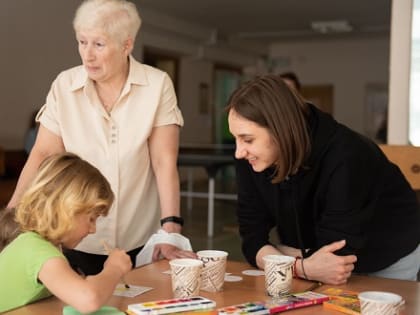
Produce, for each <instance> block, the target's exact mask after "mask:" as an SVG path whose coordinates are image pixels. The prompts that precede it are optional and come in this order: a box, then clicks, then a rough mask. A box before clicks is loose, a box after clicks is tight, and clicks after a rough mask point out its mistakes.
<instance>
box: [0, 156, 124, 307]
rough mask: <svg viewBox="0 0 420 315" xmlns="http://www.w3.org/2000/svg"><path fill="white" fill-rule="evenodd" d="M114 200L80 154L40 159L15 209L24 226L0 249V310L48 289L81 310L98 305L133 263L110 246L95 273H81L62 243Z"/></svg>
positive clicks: (92, 225)
mask: <svg viewBox="0 0 420 315" xmlns="http://www.w3.org/2000/svg"><path fill="white" fill-rule="evenodd" d="M113 200H114V195H113V193H112V190H111V187H110V185H109V183H108V182H107V181H106V179H105V178H104V177H103V176H102V174H101V173H100V172H99V171H98V170H97V169H96V168H94V167H93V166H92V165H90V164H89V163H87V162H86V161H84V160H82V159H80V158H79V157H78V156H76V155H74V154H70V153H65V154H59V155H54V156H52V157H50V158H48V159H47V160H46V161H44V162H43V163H42V164H41V166H40V169H39V171H38V173H37V175H36V177H35V179H34V181H33V183H32V185H31V186H30V187H29V188H28V190H27V191H26V192H25V194H24V195H23V197H22V199H21V202H20V203H19V204H18V206H17V209H16V221H17V222H18V223H19V225H20V229H21V231H22V232H21V234H20V235H19V236H18V237H17V238H16V239H14V240H13V241H12V242H11V243H10V244H9V245H8V246H7V247H6V248H5V249H4V250H3V251H2V252H0V279H1V281H0V296H1V298H0V313H1V312H5V311H8V310H10V309H13V308H16V307H20V306H23V305H26V304H28V303H32V302H35V301H37V300H40V299H42V298H45V297H48V296H50V295H51V294H54V295H55V296H57V297H58V298H59V299H61V300H62V301H64V302H65V303H67V304H69V305H71V306H72V307H74V308H75V309H77V310H78V311H80V312H82V313H87V312H93V311H95V310H97V309H98V308H100V307H101V306H102V305H103V304H104V303H105V302H106V301H107V300H108V299H109V297H110V296H111V295H112V293H113V291H114V289H115V287H116V285H117V284H118V282H119V280H120V278H121V277H122V276H123V275H124V274H126V273H127V272H128V271H129V270H130V269H131V260H130V257H129V256H128V255H127V254H126V253H125V252H124V251H123V250H119V249H114V250H112V251H111V252H110V253H109V257H108V259H107V260H106V261H105V264H104V268H103V270H102V271H101V272H100V273H99V274H97V275H95V276H89V277H87V278H82V277H81V276H80V275H78V274H77V273H76V272H75V271H73V269H72V268H71V267H70V265H69V263H68V262H67V260H66V259H65V257H64V255H63V254H62V252H61V246H63V247H66V248H74V247H75V246H76V245H77V244H78V243H79V242H80V241H81V240H82V239H83V238H84V237H86V236H87V235H88V234H90V233H95V229H96V219H97V218H98V217H99V216H100V215H103V216H105V215H107V214H108V211H109V208H110V206H111V204H112V202H113Z"/></svg>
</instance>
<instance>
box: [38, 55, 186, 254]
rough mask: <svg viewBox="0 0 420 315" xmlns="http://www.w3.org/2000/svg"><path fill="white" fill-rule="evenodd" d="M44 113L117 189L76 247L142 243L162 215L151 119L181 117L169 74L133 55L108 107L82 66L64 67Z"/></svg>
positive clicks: (48, 124)
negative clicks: (117, 93)
mask: <svg viewBox="0 0 420 315" xmlns="http://www.w3.org/2000/svg"><path fill="white" fill-rule="evenodd" d="M38 117H39V121H40V123H41V124H42V125H43V126H44V127H45V128H47V129H48V130H50V131H52V132H53V133H55V134H57V135H58V136H60V137H61V138H62V140H63V143H64V146H65V148H66V151H69V152H73V153H75V154H78V155H79V156H80V157H81V158H83V159H85V160H87V161H89V162H90V163H91V164H93V165H95V166H96V167H97V168H98V169H99V170H100V171H101V172H102V173H103V174H104V176H105V177H106V178H107V179H108V181H109V182H110V184H111V187H112V190H113V191H114V193H115V201H114V204H113V206H112V208H111V211H110V213H109V214H108V216H107V217H100V218H99V219H98V221H97V229H96V233H95V234H91V235H89V236H87V237H86V238H85V239H84V240H83V241H82V242H81V243H80V244H79V245H78V247H77V248H76V249H78V250H81V251H85V252H89V253H94V254H105V252H104V249H103V247H102V242H101V240H106V241H107V242H108V243H109V244H110V246H113V247H119V248H122V249H125V250H127V251H128V250H132V249H134V248H137V247H139V246H142V245H144V244H145V243H146V241H147V240H148V238H149V237H150V236H151V235H152V234H153V233H155V232H156V230H157V229H158V227H159V218H160V205H159V197H158V190H157V185H156V179H155V176H154V173H153V169H152V165H151V160H150V156H149V148H148V142H147V140H148V138H149V136H150V134H151V132H152V129H153V127H157V126H163V125H169V124H176V125H179V126H182V125H183V118H182V114H181V112H180V110H179V108H178V107H177V100H176V95H175V91H174V88H173V85H172V82H171V80H170V78H169V77H168V75H167V74H166V73H165V72H162V71H160V70H158V69H155V68H152V67H150V66H147V65H143V64H140V63H139V62H137V61H136V60H135V59H134V58H133V57H132V56H130V71H129V75H128V79H127V82H126V84H125V86H124V88H123V90H122V93H121V96H120V98H119V99H118V100H117V102H116V104H115V105H114V107H113V109H112V111H111V112H110V113H109V114H108V113H107V112H106V111H105V109H104V108H103V106H102V105H101V103H100V101H99V98H98V96H97V93H96V91H95V89H94V85H93V82H92V81H91V80H90V79H89V78H88V76H87V73H86V72H85V70H84V68H83V66H78V67H75V68H72V69H69V70H66V71H64V72H62V73H61V74H59V75H58V77H57V78H56V80H55V81H54V82H53V84H52V86H51V90H50V92H49V93H48V96H47V101H46V104H45V105H44V106H43V107H42V109H41V110H40V113H39V115H38Z"/></svg>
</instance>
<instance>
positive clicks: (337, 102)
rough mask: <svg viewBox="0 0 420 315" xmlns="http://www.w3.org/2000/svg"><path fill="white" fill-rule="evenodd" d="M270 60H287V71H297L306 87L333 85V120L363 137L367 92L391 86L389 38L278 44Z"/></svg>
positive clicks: (279, 70) (272, 49) (273, 48)
mask: <svg viewBox="0 0 420 315" xmlns="http://www.w3.org/2000/svg"><path fill="white" fill-rule="evenodd" d="M270 56H271V58H273V59H276V58H278V59H282V60H287V61H288V62H289V65H287V66H286V67H284V68H285V69H286V68H287V69H293V70H294V71H296V72H297V74H298V75H299V77H300V79H301V81H302V83H303V84H309V85H314V84H331V85H333V87H334V117H335V118H336V119H337V120H339V121H340V122H342V123H344V124H346V125H348V126H349V127H351V128H353V129H355V130H356V131H359V132H362V133H364V131H365V126H364V116H365V97H366V95H365V88H366V86H367V85H368V84H378V85H384V86H387V85H388V76H389V74H388V64H389V39H388V38H378V39H369V40H345V41H344V40H340V41H338V40H337V41H310V42H294V43H290V44H280V43H279V44H276V45H273V46H272V47H271V50H270ZM276 70H277V72H281V71H282V70H284V69H282V68H277V69H276Z"/></svg>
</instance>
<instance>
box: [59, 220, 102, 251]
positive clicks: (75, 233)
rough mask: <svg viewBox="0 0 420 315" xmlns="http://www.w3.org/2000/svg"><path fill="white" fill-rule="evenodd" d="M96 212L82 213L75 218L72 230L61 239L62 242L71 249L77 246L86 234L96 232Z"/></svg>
mask: <svg viewBox="0 0 420 315" xmlns="http://www.w3.org/2000/svg"><path fill="white" fill-rule="evenodd" d="M97 218H98V215H97V214H95V213H82V214H78V215H76V217H75V218H74V221H75V222H74V225H73V229H72V230H70V231H69V232H68V233H67V234H66V235H65V236H64V237H63V239H62V240H61V244H62V245H63V246H64V247H66V248H69V249H72V248H75V247H76V246H77V245H78V244H79V243H80V242H81V241H82V240H83V239H84V238H85V237H86V236H88V235H89V234H93V233H95V232H96V219H97Z"/></svg>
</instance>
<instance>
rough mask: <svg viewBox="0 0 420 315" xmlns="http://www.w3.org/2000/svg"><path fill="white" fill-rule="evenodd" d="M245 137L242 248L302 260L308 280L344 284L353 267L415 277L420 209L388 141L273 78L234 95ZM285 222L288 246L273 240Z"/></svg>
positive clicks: (301, 272) (240, 178)
mask: <svg viewBox="0 0 420 315" xmlns="http://www.w3.org/2000/svg"><path fill="white" fill-rule="evenodd" d="M228 112H229V128H230V131H231V133H232V134H233V135H234V137H235V139H236V152H235V156H236V158H237V159H238V160H237V184H238V217H239V228H240V234H241V238H242V249H243V253H244V255H245V257H246V258H247V260H248V261H249V262H250V263H251V264H253V265H255V266H258V267H260V268H262V267H263V260H262V257H263V256H265V255H267V254H272V253H282V254H286V255H290V256H295V257H298V260H297V263H296V265H295V267H296V268H295V270H296V273H297V275H298V276H299V277H303V278H308V279H311V280H318V281H322V282H325V283H330V284H342V283H345V282H346V281H347V279H348V278H349V277H350V275H351V273H352V272H353V271H354V272H358V273H367V274H372V275H376V276H382V277H388V278H397V279H407V280H408V279H410V280H415V279H416V275H417V272H418V270H419V267H420V266H419V265H420V247H419V243H420V229H419V226H420V211H419V206H418V203H417V198H416V195H415V193H414V191H413V190H412V189H411V187H410V186H409V184H408V182H407V181H406V179H405V178H404V176H403V175H402V173H401V172H400V170H399V169H398V167H397V166H396V165H394V164H392V163H391V162H390V161H388V160H387V158H386V157H385V155H384V154H383V153H382V151H381V150H380V149H379V147H378V146H377V145H376V144H375V143H373V142H372V141H370V140H369V139H367V138H365V137H363V136H362V135H360V134H358V133H356V132H354V131H352V130H350V129H349V128H347V127H345V126H343V125H341V124H339V123H338V122H336V121H335V120H334V119H333V118H332V117H331V116H329V115H328V114H326V113H323V112H321V111H320V110H318V109H317V108H316V107H314V106H312V105H311V104H308V103H305V102H304V101H302V99H301V98H300V96H298V95H297V94H296V93H294V92H293V91H292V90H291V89H289V88H287V86H286V84H285V83H284V82H283V80H282V79H281V78H280V77H279V76H274V75H267V76H263V77H260V78H257V79H255V80H252V81H250V82H248V83H246V84H244V85H243V86H241V87H240V88H238V89H237V90H236V91H235V92H234V93H233V95H232V96H231V99H230V101H229V105H228ZM272 228H275V229H276V231H277V234H278V236H279V240H280V243H279V244H276V243H274V242H273V241H270V238H269V234H270V230H271V229H272Z"/></svg>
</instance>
